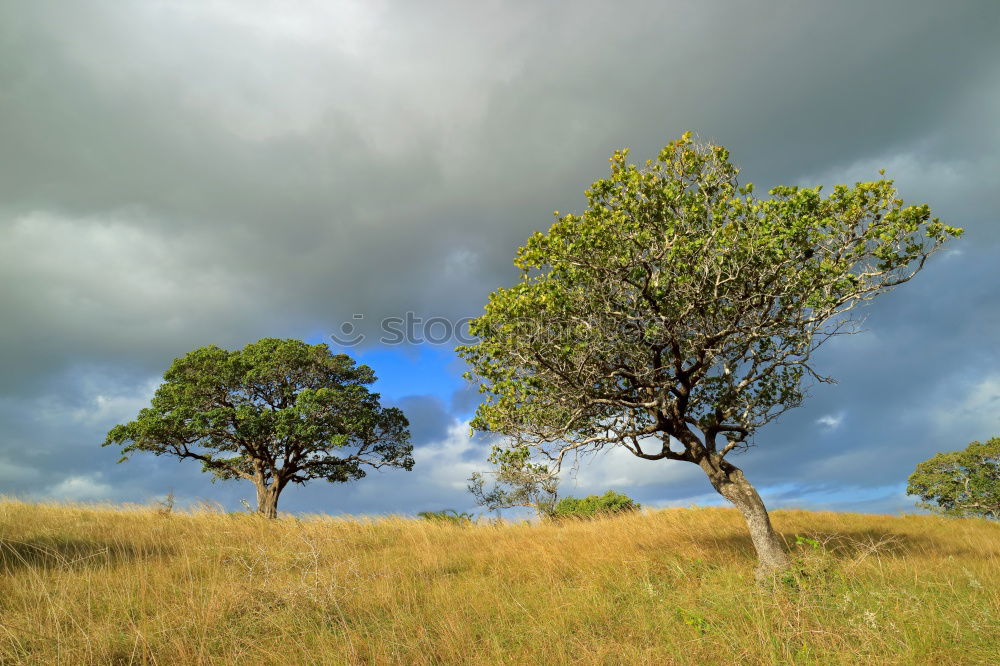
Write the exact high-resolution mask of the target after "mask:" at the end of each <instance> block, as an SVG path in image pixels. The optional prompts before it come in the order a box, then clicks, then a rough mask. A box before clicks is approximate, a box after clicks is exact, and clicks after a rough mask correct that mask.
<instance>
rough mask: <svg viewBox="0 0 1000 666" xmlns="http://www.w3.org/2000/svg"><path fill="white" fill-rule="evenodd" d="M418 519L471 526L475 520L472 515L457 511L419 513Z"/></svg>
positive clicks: (445, 510)
mask: <svg viewBox="0 0 1000 666" xmlns="http://www.w3.org/2000/svg"><path fill="white" fill-rule="evenodd" d="M417 517H419V518H422V519H423V520H427V521H430V522H432V523H453V524H455V525H469V524H471V523H472V522H473V521H474V520H475V516H473V515H472V514H471V513H467V512H465V511H462V512H461V513H459V512H458V511H455V509H444V510H442V511H419V512H418V513H417Z"/></svg>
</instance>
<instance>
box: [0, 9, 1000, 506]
mask: <svg viewBox="0 0 1000 666" xmlns="http://www.w3.org/2000/svg"><path fill="white" fill-rule="evenodd" d="M998 19H1000V6H998V5H997V4H996V3H995V2H994V1H993V0H983V1H982V2H971V1H970V2H963V3H957V4H956V3H951V4H944V3H937V2H914V1H910V0H899V1H898V2H881V3H874V4H873V3H869V2H841V3H820V2H809V3H803V2H791V1H790V0H789V1H777V0H775V1H772V2H763V3H753V4H749V3H739V2H724V3H711V4H709V3H698V2H693V1H692V2H672V3H653V2H648V3H625V4H622V3H616V4H614V5H613V6H612V5H610V4H608V3H596V2H594V3H574V5H573V7H572V8H569V7H560V6H559V5H550V4H535V5H524V6H514V7H512V6H501V5H480V4H474V3H471V4H470V3H447V2H441V3H420V4H419V5H416V4H414V3H405V2H399V3H394V2H371V3H354V4H351V3H343V4H337V5H336V6H334V5H324V4H319V5H315V6H310V7H308V8H305V9H300V10H299V11H297V12H295V11H290V10H289V8H288V6H287V5H286V4H285V3H280V2H276V1H275V2H262V3H254V5H253V7H252V8H251V7H249V6H248V5H247V4H246V3H241V2H236V1H235V0H231V1H227V0H218V1H215V2H200V1H199V2H194V1H190V2H183V1H182V2H159V1H154V0H148V1H144V2H136V3H128V4H123V3H118V2H112V1H111V0H91V1H87V2H78V3H72V4H66V3H56V2H44V1H40V2H31V3H3V4H0V25H3V26H4V27H5V29H4V30H3V31H0V91H2V93H0V150H2V154H3V155H4V157H5V159H4V160H2V161H0V284H2V285H3V287H2V288H0V312H2V313H3V320H4V323H3V326H2V327H0V348H2V349H3V350H4V352H3V358H2V363H3V372H2V374H0V483H2V484H3V489H4V490H7V491H10V492H19V493H26V492H30V493H37V494H39V496H45V495H61V496H67V497H69V496H75V497H84V496H93V497H98V496H101V495H102V493H104V494H106V495H108V496H114V497H116V498H129V499H141V497H142V496H144V495H148V494H158V493H162V492H164V487H165V486H169V485H171V484H173V485H176V486H177V487H178V488H182V489H183V491H184V492H185V493H191V494H192V495H194V494H197V493H198V492H199V488H201V486H200V485H199V484H201V483H203V481H202V480H201V479H200V478H199V474H198V472H197V470H194V471H190V472H189V471H187V467H185V466H184V465H176V464H175V463H172V462H169V461H166V460H159V459H149V460H145V461H138V460H137V461H131V462H130V463H129V466H131V469H132V470H133V473H132V474H129V473H127V472H125V471H123V470H124V469H125V468H126V467H127V466H125V465H122V466H117V467H116V466H114V465H113V464H112V463H113V459H114V458H115V456H114V455H113V452H110V451H107V450H100V449H96V452H95V449H94V448H93V447H94V442H95V441H100V439H101V438H102V436H103V429H106V427H107V426H108V425H109V424H110V423H113V422H115V421H116V420H121V419H124V418H128V417H129V416H130V414H129V413H128V412H129V410H133V413H134V408H137V405H139V406H141V405H140V403H141V399H140V398H142V397H144V396H147V395H148V391H149V390H150V389H149V387H150V382H151V381H153V379H154V378H155V377H157V376H159V374H160V373H161V372H162V370H163V369H164V368H165V367H166V365H167V364H168V363H169V361H170V360H171V359H172V358H174V357H176V356H179V355H181V354H183V353H185V352H187V351H189V350H190V349H193V348H195V347H199V346H202V345H205V344H209V343H214V344H220V345H224V346H228V347H236V346H241V345H243V344H245V343H246V342H248V341H251V340H254V339H257V338H260V337H263V336H289V337H310V336H315V335H317V334H319V335H325V334H326V333H328V332H333V331H334V330H336V327H337V326H339V324H340V323H341V322H343V321H353V320H352V319H351V317H352V315H353V314H354V313H361V314H364V315H365V319H364V326H368V327H371V330H369V331H367V332H369V333H375V335H373V336H371V338H372V339H376V338H377V337H378V332H377V330H376V328H375V327H377V322H378V321H379V320H380V319H381V318H383V317H386V316H400V315H402V314H403V313H405V312H407V311H413V312H416V313H418V314H421V315H422V316H425V317H426V316H434V315H440V316H446V317H453V318H457V317H462V316H467V315H474V314H476V313H478V312H479V311H480V310H481V307H482V305H483V303H484V302H485V298H486V295H487V294H488V292H489V291H490V290H491V289H493V288H495V287H496V286H498V285H501V284H508V283H510V282H511V281H512V280H513V279H514V277H515V275H514V272H513V270H512V267H511V258H512V256H513V253H514V250H515V249H516V247H517V246H518V245H519V244H520V243H522V242H523V241H524V239H525V238H526V236H527V235H528V234H529V233H530V232H531V231H533V230H536V229H543V228H545V227H546V226H547V225H548V224H549V223H550V221H551V216H550V214H551V211H552V210H555V209H558V210H578V209H579V208H581V207H582V205H583V196H582V192H583V189H584V188H585V187H586V186H587V185H588V184H589V183H590V182H592V181H593V180H594V179H596V178H598V177H600V176H602V175H603V173H604V172H605V168H606V159H607V156H608V154H609V153H610V151H612V150H613V149H616V148H620V147H623V146H630V147H631V148H632V149H633V156H634V157H635V158H636V159H645V158H647V157H650V156H652V155H654V154H655V152H656V150H657V149H658V148H659V147H660V146H662V145H663V144H664V143H665V142H666V141H667V140H669V139H671V138H672V137H674V136H676V135H677V134H679V133H680V132H681V131H684V130H686V129H693V130H696V131H698V132H699V133H700V134H701V136H703V137H704V138H707V139H712V140H715V141H718V142H720V143H723V144H724V145H726V146H727V147H729V148H730V149H731V151H732V154H733V157H734V159H735V160H736V161H737V162H738V163H740V164H741V165H742V167H743V176H742V178H743V179H744V180H749V181H753V182H755V183H757V184H758V185H759V186H764V187H767V186H771V185H773V184H776V183H779V182H793V183H802V184H818V183H823V184H834V183H837V182H852V181H854V180H857V179H863V178H872V177H874V176H875V174H876V171H877V169H878V168H880V167H885V168H886V169H887V170H888V174H889V176H891V177H894V178H896V180H897V183H898V185H899V187H900V190H901V192H902V193H903V195H904V196H905V197H906V198H907V199H908V200H913V201H917V202H927V203H929V204H931V206H932V208H933V209H934V210H935V213H936V214H939V215H941V217H942V218H943V219H945V220H946V221H947V222H949V223H952V224H957V225H961V226H965V227H966V228H967V229H968V232H967V237H966V238H965V239H964V240H963V241H961V242H960V243H956V244H955V245H954V247H955V250H956V251H955V252H952V253H950V254H942V255H940V256H938V257H936V258H935V261H933V262H932V264H931V265H930V267H929V268H928V269H927V271H926V272H925V274H923V275H921V276H919V277H918V278H917V279H916V280H914V282H913V283H912V284H909V285H905V286H904V287H903V288H901V289H900V290H899V291H898V292H897V293H896V294H893V295H892V296H890V297H887V298H886V299H884V300H883V301H882V302H880V303H878V304H876V305H875V306H874V307H872V308H871V311H870V319H869V329H870V332H869V333H867V334H865V335H862V336H858V337H857V338H855V339H852V340H844V341H841V342H838V343H837V344H833V345H831V347H830V348H829V349H828V350H826V352H824V354H823V355H822V356H821V359H820V360H821V361H822V364H823V365H825V366H826V369H827V370H829V372H830V374H832V375H834V376H836V377H837V378H838V379H839V380H840V384H839V385H837V386H821V387H817V388H816V390H815V391H814V393H813V396H812V398H811V400H810V402H809V403H808V404H807V406H806V407H804V408H802V409H801V410H798V411H796V412H793V413H790V414H788V415H787V416H786V417H785V418H784V419H783V420H782V421H781V422H780V423H778V424H775V425H774V426H772V427H770V428H768V429H766V430H765V431H764V432H762V433H761V434H760V435H759V437H758V444H759V445H758V447H757V449H756V450H755V451H754V452H753V453H752V455H748V456H746V457H745V461H746V465H747V470H748V474H749V475H750V476H751V478H752V479H754V480H757V481H758V482H759V483H761V484H762V485H765V486H768V487H777V486H778V485H779V484H782V483H786V482H788V481H789V479H793V478H794V479H799V480H801V481H802V482H803V483H804V484H807V485H806V486H802V487H803V488H806V489H808V488H813V489H814V491H815V492H816V493H819V492H820V491H821V490H822V489H824V488H828V487H833V486H838V485H851V484H855V485H857V486H858V487H865V488H876V487H878V488H888V487H891V486H892V484H894V483H898V482H899V481H900V479H901V478H903V477H905V474H906V472H907V470H908V469H909V468H911V467H912V465H913V464H914V463H915V461H917V460H919V459H920V458H921V457H925V456H926V455H927V454H929V453H932V452H933V451H935V450H938V449H947V448H957V447H959V446H961V445H963V444H964V443H965V441H966V440H967V439H968V438H972V437H987V436H991V434H995V433H993V432H991V429H993V430H1000V423H998V422H997V421H996V419H995V418H992V417H991V416H989V414H990V413H996V412H995V411H994V412H989V410H990V409H992V404H993V403H991V402H990V397H989V396H990V395H992V394H991V391H992V390H994V387H995V386H996V385H997V383H998V382H1000V359H998V358H997V355H996V353H995V352H994V351H993V347H994V346H995V345H993V344H992V341H991V339H990V331H995V330H997V324H998V323H1000V322H998V319H1000V304H998V303H997V296H996V294H997V293H998V290H997V289H996V288H995V285H996V283H997V277H998V274H997V269H996V267H995V265H994V264H995V263H996V262H995V261H994V260H993V255H994V254H995V253H996V250H997V246H998V241H1000V232H998V224H997V219H996V210H998V209H1000V194H998V190H997V188H996V187H995V181H996V177H997V174H998V173H1000V159H998V158H997V155H1000V126H998V125H997V123H996V118H997V117H998V115H1000V64H998V63H1000V42H998V40H996V39H995V34H994V33H995V26H996V24H997V21H998ZM375 369H376V371H380V369H379V368H377V367H376V368H375ZM454 372H455V374H458V373H459V372H460V369H459V368H458V367H457V366H456V367H455V368H454ZM380 374H382V373H381V372H380ZM415 392H416V393H420V391H419V390H417V391H415ZM102 401H103V402H102ZM963 401H964V402H963ZM476 402H477V396H476V395H475V394H474V393H473V392H471V391H468V390H462V391H459V392H458V393H456V394H455V396H454V398H453V399H452V401H451V404H446V401H443V400H441V398H440V396H439V397H437V398H433V397H430V396H424V397H420V396H415V397H410V398H405V399H401V400H400V404H401V405H403V406H404V408H405V409H406V411H407V413H408V414H410V415H411V421H412V423H413V426H414V436H415V441H419V443H420V445H421V447H422V448H423V450H424V452H425V456H426V458H425V462H426V463H427V464H428V465H430V464H431V462H432V461H436V462H437V463H439V464H440V463H442V461H445V460H447V461H450V462H448V463H447V465H451V472H453V473H452V474H451V475H450V476H449V475H445V476H440V475H439V476H435V474H434V473H431V472H430V471H428V472H427V473H426V476H425V475H424V472H420V471H415V472H413V473H411V474H409V475H407V474H405V473H404V474H402V476H398V475H395V473H393V475H380V476H378V477H373V478H372V479H369V480H366V481H365V482H364V485H362V484H358V486H357V487H356V488H346V489H345V488H341V489H337V490H336V493H334V491H333V490H330V489H327V490H323V489H320V488H308V489H306V490H303V491H302V492H301V494H299V495H297V497H299V498H301V499H298V500H292V499H290V500H289V501H290V502H291V503H292V505H294V506H297V507H300V508H301V509H302V510H307V509H309V508H310V507H311V508H314V509H315V510H331V508H336V509H337V510H350V511H354V512H362V511H365V510H372V511H392V510H404V509H407V510H408V507H411V506H418V505H419V506H421V507H424V508H440V507H436V506H435V505H436V504H441V503H445V502H451V503H459V502H462V501H466V502H467V496H465V495H464V494H463V493H464V491H463V490H462V483H461V480H462V478H464V477H462V474H465V473H466V472H468V471H469V469H471V468H469V467H467V466H468V465H470V464H471V462H470V461H471V459H472V457H474V456H477V455H479V451H480V450H481V449H482V450H485V448H486V445H485V444H484V443H482V442H478V443H470V442H468V440H467V439H466V440H463V439H462V438H463V437H464V434H461V433H464V432H465V430H466V428H465V427H464V425H463V424H462V423H461V421H462V419H464V418H466V417H467V416H468V414H469V412H470V411H471V410H472V409H473V408H474V406H475V404H476ZM969 405H972V406H973V407H972V408H971V409H973V412H972V413H967V411H968V409H970V407H969ZM976 405H981V407H979V408H978V409H980V411H981V412H982V413H978V412H976V411H975V409H976V408H975V406H976ZM102 410H103V411H102ZM963 410H966V411H963ZM991 419H992V420H991ZM820 420H823V423H826V425H821V424H820V423H819V421H820ZM463 442H464V443H463ZM477 447H478V448H477ZM452 463H454V464H452ZM644 464H645V463H643V462H642V461H632V462H631V463H627V464H626V463H621V464H620V465H621V468H620V470H619V468H618V467H616V466H615V465H619V463H615V465H611V466H610V467H609V469H613V470H618V471H620V472H621V473H620V474H619V475H618V477H614V478H612V477H611V476H608V475H605V476H600V475H598V476H594V475H591V480H590V481H587V482H586V483H591V485H592V486H593V487H595V488H597V486H599V485H601V484H604V483H610V482H612V481H616V479H619V478H620V479H621V480H622V482H623V483H625V482H627V483H630V484H632V487H634V488H635V489H636V491H637V492H641V493H644V494H645V493H651V494H649V495H648V497H649V498H650V499H651V500H652V499H657V498H659V499H661V500H664V501H667V500H671V499H681V498H683V497H690V496H694V495H697V494H698V493H700V492H702V491H704V489H705V484H704V483H703V480H700V479H698V477H697V476H696V475H691V474H689V473H688V472H677V471H675V468H673V467H670V466H664V467H662V469H663V470H665V471H663V472H662V475H663V476H662V481H658V480H657V479H659V478H661V477H659V476H657V475H659V474H661V472H660V470H661V468H660V467H656V468H648V467H642V465H644ZM138 467H141V470H142V473H141V474H139V475H136V474H134V471H135V470H136V469H137V468H138ZM181 470H184V471H181ZM649 470H653V471H649ZM616 474H617V472H616ZM465 475H466V476H467V474H465ZM390 477H391V478H390ZM583 478H584V479H586V476H585V474H584V477H583ZM74 479H76V480H75V481H74ZM379 479H383V480H381V481H380V480H379ZM60 484H64V485H60ZM65 484H69V485H65ZM74 484H75V485H74ZM87 484H90V486H88V485H87ZM390 487H391V488H393V489H394V490H396V491H397V492H396V493H395V494H394V493H387V492H384V491H385V489H386V488H390ZM109 488H111V489H112V490H111V491H109V490H108V489H109ZM225 488H228V487H223V486H219V487H212V488H210V489H208V490H206V491H205V492H210V493H216V492H218V493H221V494H220V495H218V497H221V498H223V499H224V500H225V501H228V502H235V501H236V499H238V498H236V497H235V494H237V493H239V492H243V491H240V490H230V489H225ZM366 489H367V490H366ZM800 491H801V492H800ZM789 492H790V493H791V495H789V496H790V497H791V496H796V497H804V496H805V495H802V492H805V491H802V489H801V488H798V489H796V490H792V491H789ZM886 492H889V491H886ZM226 493H228V494H226ZM890 495H891V492H889V495H886V497H890ZM644 496H646V495H644ZM819 496H820V495H816V497H819ZM776 497H777V496H776ZM463 498H464V499H463ZM803 501H804V502H805V501H806V500H803ZM824 501H826V500H824ZM831 501H832V500H831ZM885 501H886V502H890V501H892V502H894V501H896V500H895V499H891V497H890V499H887V500H885ZM309 502H314V504H312V505H311V504H309ZM366 502H368V503H369V504H365V503H366ZM365 506H368V507H369V509H365ZM887 506H888V505H887ZM456 508H458V507H456Z"/></svg>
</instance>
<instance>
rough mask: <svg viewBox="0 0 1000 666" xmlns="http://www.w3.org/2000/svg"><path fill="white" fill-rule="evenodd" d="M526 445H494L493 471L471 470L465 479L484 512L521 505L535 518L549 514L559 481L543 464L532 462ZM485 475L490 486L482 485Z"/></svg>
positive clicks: (484, 483) (491, 459)
mask: <svg viewBox="0 0 1000 666" xmlns="http://www.w3.org/2000/svg"><path fill="white" fill-rule="evenodd" d="M529 453H530V452H529V451H528V449H527V448H523V447H522V448H517V449H503V448H497V447H494V449H493V452H492V453H491V455H490V462H492V463H493V464H494V465H495V466H496V471H495V472H486V473H483V472H475V473H473V475H472V477H471V478H469V492H470V493H472V496H473V497H474V498H475V500H476V503H477V504H479V505H480V506H482V507H483V508H485V509H486V510H487V511H497V510H499V509H513V508H516V507H525V508H531V509H534V510H535V513H536V514H537V515H538V516H539V517H545V516H550V515H551V514H552V510H553V507H554V506H555V502H556V497H557V492H558V487H559V480H558V479H557V478H556V476H555V475H553V474H552V473H551V471H550V470H549V468H548V467H547V466H546V465H540V464H537V463H532V462H531V461H530V459H529ZM486 475H491V476H493V485H492V486H491V487H487V486H486Z"/></svg>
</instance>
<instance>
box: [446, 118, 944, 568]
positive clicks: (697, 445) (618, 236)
mask: <svg viewBox="0 0 1000 666" xmlns="http://www.w3.org/2000/svg"><path fill="white" fill-rule="evenodd" d="M627 154H628V153H627V151H619V152H615V153H614V154H613V155H612V157H611V174H610V177H608V178H605V179H603V180H599V181H597V182H596V183H594V185H593V186H592V187H591V188H590V189H589V190H588V191H587V192H586V195H587V199H588V206H587V209H586V210H585V212H584V213H583V214H582V215H579V216H578V215H564V216H562V217H559V213H558V212H556V214H555V215H556V218H557V219H556V222H555V223H554V224H553V225H552V227H551V228H550V229H549V231H548V233H541V232H538V233H535V234H534V235H532V236H531V237H530V238H529V239H528V242H527V244H526V245H525V246H524V247H522V248H520V249H519V250H518V252H517V256H516V258H515V262H514V263H515V265H516V266H517V267H518V268H519V269H520V271H521V279H520V282H519V283H518V284H517V285H515V286H513V287H510V288H501V289H498V290H496V291H495V292H493V293H492V294H491V295H490V298H489V302H488V304H487V305H486V308H485V313H484V314H483V315H482V316H480V317H479V318H478V319H476V320H475V321H474V322H473V323H472V325H471V328H470V330H471V332H472V333H473V335H475V336H477V338H478V342H477V343H476V344H473V345H469V346H465V347H459V348H458V352H459V353H460V354H461V355H462V356H463V357H464V358H465V360H466V361H467V362H468V363H469V365H470V368H471V370H470V372H469V374H468V376H469V377H470V378H472V379H474V380H476V381H477V382H478V383H479V384H480V391H481V392H483V393H484V394H486V395H485V401H484V402H483V403H482V404H481V405H480V407H479V408H478V411H477V412H476V416H475V418H474V420H473V428H475V429H478V430H482V431H489V432H494V433H499V434H501V435H504V436H506V438H505V440H504V441H505V442H506V443H505V446H508V447H511V448H514V449H518V448H530V449H531V450H532V451H533V453H534V454H537V455H540V456H541V457H542V458H543V459H545V460H548V461H549V462H550V463H552V464H553V465H554V469H555V470H556V471H558V469H559V466H560V465H561V464H562V462H563V460H564V459H565V458H566V456H567V455H569V454H571V453H573V454H583V453H588V452H594V451H600V450H602V449H605V448H606V447H609V446H616V447H623V448H625V449H626V450H628V451H629V452H631V453H632V454H633V455H635V456H638V457H639V458H643V459H645V460H676V461H683V462H687V463H692V464H695V465H698V466H699V467H700V468H701V469H702V470H703V471H704V472H705V474H706V475H707V476H708V479H709V481H710V482H711V484H712V486H713V487H714V488H715V489H716V490H717V491H718V492H719V493H720V494H722V496H723V497H725V498H726V499H728V500H729V501H731V502H732V503H733V504H734V505H735V506H736V507H737V508H738V509H739V510H740V511H741V512H742V514H743V516H744V518H745V519H746V521H747V524H748V527H749V530H750V536H751V538H752V540H753V544H754V547H755V548H756V551H757V554H758V556H759V560H760V567H759V569H758V572H759V573H760V574H762V575H763V574H765V573H767V572H769V571H773V570H775V569H780V568H783V567H785V566H787V562H788V558H787V555H786V554H785V552H784V550H783V548H782V545H781V542H780V540H779V539H778V537H777V535H776V534H775V532H774V530H773V528H772V526H771V522H770V518H769V515H768V513H767V509H766V508H765V506H764V503H763V502H762V501H761V499H760V497H759V495H758V494H757V492H756V490H755V489H754V488H753V486H751V484H750V483H749V482H748V481H747V480H746V478H745V477H744V474H743V472H742V471H741V470H740V469H739V468H738V467H736V466H735V465H734V464H733V463H732V462H731V461H730V457H731V455H732V454H735V453H737V452H739V451H742V450H745V449H746V448H747V447H748V446H749V444H750V443H751V438H752V436H753V435H754V433H756V432H757V431H758V430H759V429H760V428H761V427H762V426H764V425H765V424H767V423H769V422H770V421H772V420H774V419H775V418H777V417H778V416H779V415H780V414H782V413H783V412H785V411H786V410H788V409H791V408H793V407H796V406H798V405H799V404H800V403H801V402H802V400H803V396H804V392H805V390H806V388H807V384H808V382H809V381H810V380H818V381H822V382H831V381H832V379H830V378H828V377H824V376H822V375H820V374H818V373H817V372H816V370H814V368H813V367H812V364H811V361H810V358H811V355H812V353H813V352H814V351H815V350H816V349H817V348H818V347H819V346H820V345H822V344H823V343H824V342H825V341H826V340H828V339H830V338H831V337H833V336H835V335H838V334H844V333H850V332H856V331H857V330H858V320H857V318H856V317H855V316H854V315H853V313H854V312H855V308H856V307H857V306H859V305H861V304H863V303H865V302H866V301H869V300H871V299H872V298H874V297H875V296H877V295H879V294H882V293H885V292H887V291H889V290H890V289H892V288H893V287H895V286H897V285H899V284H902V283H904V282H906V281H907V280H909V279H910V278H912V277H913V276H914V275H915V274H916V273H917V272H918V271H919V270H920V269H921V268H922V267H923V266H924V263H925V261H926V260H927V258H928V256H930V255H931V254H932V253H933V252H935V251H936V250H937V249H938V248H939V247H941V245H942V243H944V242H945V241H946V240H947V239H949V238H951V237H954V236H958V235H959V234H960V233H961V230H960V229H955V228H952V227H948V226H945V225H943V224H942V223H941V222H940V221H938V220H937V219H933V220H932V219H931V218H930V211H929V209H928V208H927V206H907V207H904V205H903V202H902V201H901V200H899V199H897V198H896V191H895V189H894V188H893V184H892V182H891V181H887V180H879V181H876V182H871V183H857V184H855V185H854V186H853V187H847V186H843V185H838V186H836V187H834V188H833V191H832V193H831V194H830V195H829V196H828V197H825V198H824V197H821V196H820V188H819V187H814V188H798V187H776V188H774V189H772V190H771V191H770V198H768V199H758V198H756V197H755V196H754V194H753V187H752V185H750V184H747V185H742V186H741V185H739V184H738V183H737V174H738V170H737V169H736V168H735V167H734V166H733V165H732V164H731V163H730V161H729V153H728V152H727V151H726V149H725V148H723V147H721V146H716V145H703V144H697V143H695V142H694V141H693V140H692V138H691V135H690V134H685V135H684V136H683V137H681V138H680V139H679V140H677V141H674V142H672V143H670V144H669V145H667V146H666V147H665V148H664V149H663V150H662V151H661V152H660V153H659V155H658V158H657V159H656V161H655V162H654V161H649V162H646V165H645V167H644V168H640V167H637V166H635V165H632V164H627V163H626V158H627Z"/></svg>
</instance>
